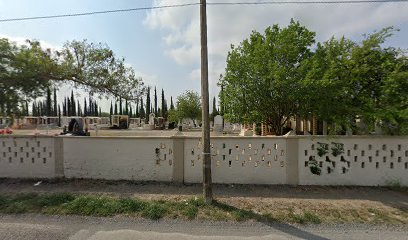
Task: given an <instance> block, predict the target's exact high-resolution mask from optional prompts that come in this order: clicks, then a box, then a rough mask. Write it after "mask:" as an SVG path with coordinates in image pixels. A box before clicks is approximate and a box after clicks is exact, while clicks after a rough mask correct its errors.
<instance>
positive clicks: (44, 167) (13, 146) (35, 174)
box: [0, 136, 56, 178]
mask: <svg viewBox="0 0 408 240" xmlns="http://www.w3.org/2000/svg"><path fill="white" fill-rule="evenodd" d="M54 150H55V148H54V138H53V137H34V136H30V137H12V136H8V137H2V136H0V177H1V178H4V177H6V178H53V177H55V176H56V175H55V156H54V155H55V153H54Z"/></svg>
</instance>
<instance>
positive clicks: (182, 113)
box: [169, 91, 201, 122]
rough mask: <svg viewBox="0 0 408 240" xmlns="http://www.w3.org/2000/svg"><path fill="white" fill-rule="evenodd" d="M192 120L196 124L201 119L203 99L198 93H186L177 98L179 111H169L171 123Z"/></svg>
mask: <svg viewBox="0 0 408 240" xmlns="http://www.w3.org/2000/svg"><path fill="white" fill-rule="evenodd" d="M183 118H190V119H192V120H193V121H194V122H195V121H196V120H199V119H201V98H200V95H199V94H198V93H197V92H194V91H186V92H185V93H183V94H182V95H180V96H178V97H177V109H174V110H171V111H169V119H170V121H171V122H178V121H179V120H182V119H183Z"/></svg>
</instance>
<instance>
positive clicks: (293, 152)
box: [286, 137, 299, 185]
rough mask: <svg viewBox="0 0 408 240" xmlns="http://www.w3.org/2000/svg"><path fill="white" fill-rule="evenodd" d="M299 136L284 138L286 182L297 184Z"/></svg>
mask: <svg viewBox="0 0 408 240" xmlns="http://www.w3.org/2000/svg"><path fill="white" fill-rule="evenodd" d="M298 153H299V138H290V137H289V138H287V139H286V184H289V185H298V184H299V171H298V169H299V155H298Z"/></svg>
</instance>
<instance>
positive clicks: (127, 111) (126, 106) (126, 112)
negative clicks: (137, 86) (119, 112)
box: [125, 99, 129, 115]
mask: <svg viewBox="0 0 408 240" xmlns="http://www.w3.org/2000/svg"><path fill="white" fill-rule="evenodd" d="M125 100H126V102H125V115H129V105H128V100H127V99H125Z"/></svg>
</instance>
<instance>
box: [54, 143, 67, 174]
mask: <svg viewBox="0 0 408 240" xmlns="http://www.w3.org/2000/svg"><path fill="white" fill-rule="evenodd" d="M53 138H54V158H55V173H54V177H64V138H63V137H53Z"/></svg>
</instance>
